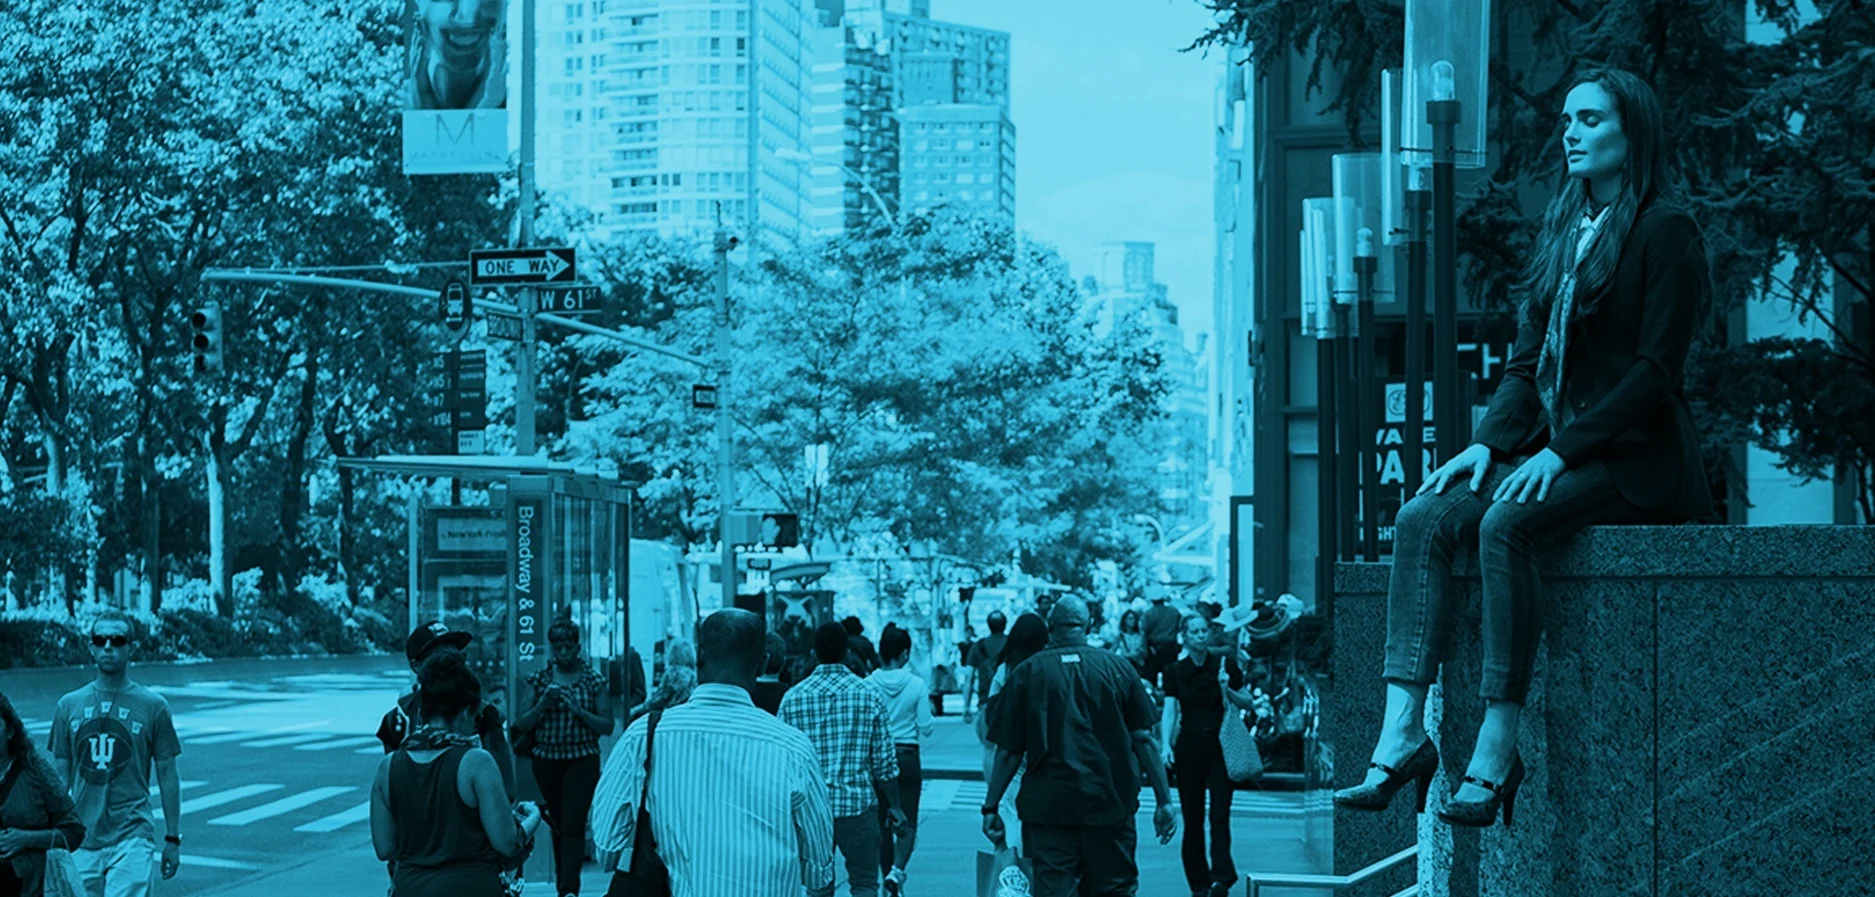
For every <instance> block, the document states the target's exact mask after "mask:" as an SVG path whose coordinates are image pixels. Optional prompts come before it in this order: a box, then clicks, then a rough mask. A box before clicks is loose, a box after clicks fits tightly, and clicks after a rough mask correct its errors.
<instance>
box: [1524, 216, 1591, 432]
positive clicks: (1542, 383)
mask: <svg viewBox="0 0 1875 897" xmlns="http://www.w3.org/2000/svg"><path fill="white" fill-rule="evenodd" d="M1607 217H1608V209H1607V208H1606V207H1604V208H1603V209H1602V211H1601V213H1600V214H1598V215H1596V216H1594V217H1593V218H1590V217H1589V216H1587V215H1584V216H1583V218H1582V220H1581V221H1580V222H1578V223H1577V224H1576V226H1575V228H1574V230H1572V231H1570V238H1571V239H1572V240H1574V241H1575V245H1576V254H1575V261H1574V262H1572V263H1571V264H1570V265H1569V266H1568V267H1566V268H1564V269H1563V277H1562V283H1560V284H1558V285H1557V287H1556V298H1555V301H1553V302H1551V303H1550V308H1549V323H1548V325H1547V326H1546V327H1545V328H1544V332H1543V354H1542V356H1541V357H1540V358H1539V359H1538V360H1537V366H1536V391H1537V396H1538V397H1540V398H1541V399H1542V400H1543V411H1544V413H1546V414H1548V415H1549V426H1550V433H1551V434H1552V435H1554V434H1555V433H1556V432H1557V431H1559V430H1561V429H1562V427H1563V423H1564V421H1563V418H1562V415H1563V407H1562V403H1563V377H1564V376H1565V375H1566V374H1567V371H1566V370H1565V361H1566V360H1567V358H1568V354H1569V325H1570V324H1571V323H1573V322H1574V321H1575V319H1576V265H1579V264H1581V262H1582V256H1584V255H1586V254H1587V253H1588V248H1589V246H1591V245H1593V244H1594V242H1595V235H1596V234H1597V233H1598V232H1600V230H1601V226H1602V225H1603V224H1604V223H1605V222H1606V220H1607Z"/></svg>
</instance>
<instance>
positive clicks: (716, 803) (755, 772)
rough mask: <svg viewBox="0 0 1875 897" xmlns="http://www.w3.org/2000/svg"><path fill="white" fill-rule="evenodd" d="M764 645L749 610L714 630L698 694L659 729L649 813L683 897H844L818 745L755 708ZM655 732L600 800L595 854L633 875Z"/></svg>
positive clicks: (606, 779) (640, 728) (727, 614)
mask: <svg viewBox="0 0 1875 897" xmlns="http://www.w3.org/2000/svg"><path fill="white" fill-rule="evenodd" d="M762 636H763V631H762V620H761V618H760V617H757V616H756V615H754V614H752V613H749V612H748V611H745V610H738V609H735V608H725V609H723V610H719V611H717V612H716V613H713V614H711V615H710V616H708V617H706V618H704V620H703V622H702V623H701V624H699V625H698V627H697V688H696V691H695V692H694V693H693V694H692V695H691V696H690V701H689V702H688V703H685V704H680V705H678V706H675V707H672V708H670V709H669V710H666V711H664V715H663V716H662V717H661V718H660V720H659V722H658V731H657V736H656V737H657V741H656V743H655V744H654V745H653V750H652V755H651V793H650V797H649V798H647V799H646V804H647V805H648V806H649V807H650V810H651V828H652V833H653V834H655V835H656V836H657V845H658V856H660V857H661V858H663V860H664V863H665V865H667V866H669V867H670V871H671V888H672V891H673V894H674V897H799V895H800V893H801V889H802V887H803V886H805V887H806V889H807V892H808V893H809V894H810V895H813V897H832V894H833V843H834V842H833V814H832V812H831V810H830V809H829V805H828V798H827V785H826V782H825V780H823V779H822V778H821V771H820V760H819V757H818V756H817V755H816V754H815V751H814V745H813V744H812V743H810V742H809V741H808V740H807V736H805V735H802V734H801V733H800V732H799V731H796V730H795V729H794V728H792V727H790V726H788V725H786V724H784V723H782V722H781V721H779V720H777V719H775V718H774V717H772V716H769V715H768V714H767V713H765V712H763V711H762V710H761V709H759V708H757V707H756V706H755V704H754V703H753V702H752V701H750V699H749V691H750V689H752V688H753V687H754V685H755V676H756V672H757V671H758V670H759V669H760V667H761V663H762V654H763V651H764V648H765V645H764V642H763V638H762ZM842 647H844V642H842ZM648 722H649V717H648V716H647V717H645V718H641V719H639V720H638V721H637V722H634V723H632V725H631V727H630V728H629V729H627V730H626V731H625V735H624V736H623V737H622V738H620V739H619V743H618V747H617V748H615V749H614V750H613V752H612V756H611V758H610V759H608V760H607V761H606V766H605V771H604V774H603V775H601V776H600V778H599V789H598V793H597V794H596V795H595V796H594V798H593V805H592V818H591V822H592V825H591V831H592V836H593V843H594V845H595V846H596V847H597V848H598V850H599V851H600V853H601V854H602V855H603V856H605V857H608V858H609V857H614V856H616V857H619V862H620V863H621V864H622V865H624V866H626V867H629V865H630V862H631V847H632V837H633V835H634V834H635V833H636V832H635V829H636V826H637V821H638V799H639V798H638V795H639V789H640V788H641V787H642V786H643V784H644V761H645V729H646V725H647V723H648ZM621 854H622V856H620V855H621ZM873 862H874V863H877V862H878V857H877V855H876V848H875V855H874V857H873ZM620 871H621V872H623V871H625V870H624V869H621V870H620ZM613 891H614V892H618V891H619V888H618V882H616V881H615V882H614V887H613Z"/></svg>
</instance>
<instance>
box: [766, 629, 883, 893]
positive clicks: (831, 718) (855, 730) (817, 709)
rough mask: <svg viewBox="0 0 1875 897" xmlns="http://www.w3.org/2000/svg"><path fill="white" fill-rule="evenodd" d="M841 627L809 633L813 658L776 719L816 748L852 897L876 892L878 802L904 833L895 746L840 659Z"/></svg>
mask: <svg viewBox="0 0 1875 897" xmlns="http://www.w3.org/2000/svg"><path fill="white" fill-rule="evenodd" d="M846 656H847V631H846V628H845V627H843V626H841V625H840V624H838V623H828V624H826V625H823V626H821V627H820V629H818V630H816V631H815V632H814V657H815V659H816V660H819V661H820V665H819V666H817V667H815V668H814V672H813V673H812V674H810V675H809V676H808V677H807V678H805V679H802V680H801V681H800V682H799V683H797V684H796V685H795V686H794V687H793V688H791V689H788V694H787V696H785V697H783V698H782V699H781V721H782V722H784V723H787V724H788V725H791V726H794V727H795V728H797V729H800V730H801V731H802V732H805V733H807V738H808V740H809V741H811V742H813V744H814V747H815V748H816V749H818V751H819V753H820V764H821V768H822V769H823V770H824V771H825V773H826V777H827V791H828V794H829V796H830V798H831V801H832V804H833V841H834V843H835V844H837V845H839V848H840V853H841V855H842V856H844V857H845V858H846V875H847V887H848V888H849V890H850V891H851V893H852V897H877V895H878V893H879V871H880V870H879V843H880V841H881V840H883V834H882V833H881V832H880V829H879V810H878V807H879V804H880V801H881V800H883V801H884V804H885V810H886V814H887V818H888V819H889V824H890V825H891V826H892V827H893V831H894V832H903V830H904V825H905V812H904V811H903V810H902V809H900V808H899V805H898V753H897V751H896V750H895V749H894V747H893V745H892V735H891V732H890V731H889V729H888V728H887V726H886V711H885V698H883V697H881V696H880V693H879V690H878V689H876V688H873V687H872V686H870V685H867V684H866V680H864V679H861V678H859V677H858V676H855V675H853V671H852V670H851V669H849V668H848V667H847V666H846V664H845V660H846Z"/></svg>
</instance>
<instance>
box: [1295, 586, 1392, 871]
mask: <svg viewBox="0 0 1875 897" xmlns="http://www.w3.org/2000/svg"><path fill="white" fill-rule="evenodd" d="M1334 625H1335V649H1334V654H1333V656H1332V657H1331V658H1330V677H1329V682H1328V683H1327V684H1325V685H1324V686H1323V688H1322V690H1321V708H1322V709H1321V717H1320V720H1319V721H1318V727H1319V728H1318V742H1317V745H1316V750H1318V751H1321V752H1322V754H1323V759H1324V765H1326V766H1327V767H1328V768H1329V769H1330V770H1331V774H1330V781H1329V783H1328V785H1329V790H1333V789H1335V788H1346V787H1349V786H1352V785H1358V784H1360V782H1361V780H1362V779H1363V778H1364V777H1365V776H1366V774H1367V762H1368V759H1369V758H1370V757H1371V756H1372V754H1373V749H1374V739H1375V737H1376V735H1377V734H1378V733H1379V732H1380V720H1381V714H1382V711H1383V710H1384V708H1385V700H1386V692H1385V686H1383V685H1382V683H1381V681H1380V672H1381V667H1382V665H1383V663H1382V657H1383V653H1382V652H1383V649H1384V648H1385V646H1386V640H1387V598H1386V594H1385V590H1384V589H1383V590H1381V591H1379V592H1373V593H1368V594H1365V595H1342V596H1340V597H1339V598H1338V600H1337V601H1336V603H1335V622H1334ZM1331 806H1332V805H1331ZM1331 812H1332V813H1333V826H1332V833H1333V845H1334V849H1333V853H1332V857H1333V865H1332V867H1331V868H1332V870H1333V871H1334V872H1336V873H1340V874H1346V873H1349V872H1353V871H1354V870H1356V869H1360V868H1362V867H1364V866H1367V865H1369V864H1371V863H1374V862H1376V861H1378V860H1382V859H1385V858H1386V857H1388V856H1390V855H1392V854H1394V853H1397V852H1399V851H1400V850H1401V849H1402V848H1404V847H1406V846H1408V845H1410V844H1412V843H1413V841H1414V839H1415V837H1416V836H1417V835H1416V832H1415V829H1414V816H1413V808H1412V806H1411V805H1410V803H1409V801H1408V799H1407V798H1406V797H1405V796H1402V797H1399V798H1396V800H1395V802H1394V805H1393V806H1392V807H1390V808H1388V810H1387V811H1386V812H1384V813H1363V812H1360V811H1356V810H1344V809H1340V808H1333V809H1332V811H1331ZM1412 882H1413V871H1412V870H1411V869H1410V868H1408V867H1401V868H1400V869H1397V870H1394V871H1393V872H1391V873H1389V874H1387V875H1382V876H1379V877H1378V878H1376V879H1374V880H1372V881H1370V882H1368V883H1367V884H1366V885H1364V886H1363V887H1360V888H1357V889H1352V890H1350V891H1349V892H1348V893H1349V897H1369V895H1373V897H1384V895H1390V894H1394V893H1397V892H1398V891H1400V890H1402V889H1404V888H1405V887H1407V886H1408V885H1410V884H1412Z"/></svg>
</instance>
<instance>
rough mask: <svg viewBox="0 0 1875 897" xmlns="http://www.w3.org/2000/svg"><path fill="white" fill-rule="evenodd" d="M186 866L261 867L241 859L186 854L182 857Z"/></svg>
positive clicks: (215, 867)
mask: <svg viewBox="0 0 1875 897" xmlns="http://www.w3.org/2000/svg"><path fill="white" fill-rule="evenodd" d="M182 865H184V866H207V867H208V868H210V869H241V870H244V871H252V870H255V869H259V868H261V867H260V866H259V865H258V864H256V863H243V862H241V861H239V860H224V859H219V858H216V857H205V856H194V855H191V856H186V857H183V858H182Z"/></svg>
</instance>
